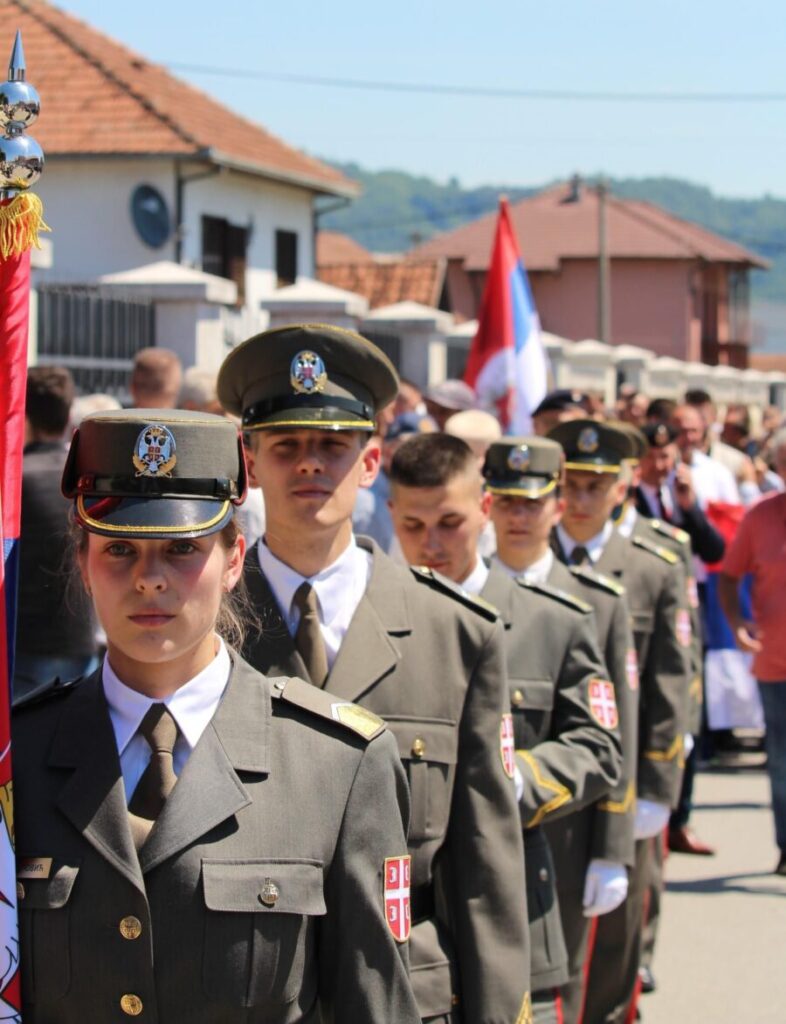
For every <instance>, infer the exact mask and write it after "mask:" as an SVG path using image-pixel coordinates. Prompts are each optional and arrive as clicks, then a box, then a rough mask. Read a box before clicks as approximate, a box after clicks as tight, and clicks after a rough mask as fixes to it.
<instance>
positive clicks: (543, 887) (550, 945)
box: [524, 829, 568, 991]
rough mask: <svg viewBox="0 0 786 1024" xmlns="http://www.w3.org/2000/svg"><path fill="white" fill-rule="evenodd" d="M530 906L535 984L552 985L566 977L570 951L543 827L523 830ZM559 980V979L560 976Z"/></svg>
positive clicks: (528, 903) (535, 985)
mask: <svg viewBox="0 0 786 1024" xmlns="http://www.w3.org/2000/svg"><path fill="white" fill-rule="evenodd" d="M524 863H525V866H526V874H527V907H528V913H529V933H530V941H531V949H532V953H531V957H532V988H533V991H534V990H536V989H538V988H544V987H551V986H552V985H555V984H559V983H560V981H561V980H564V979H563V978H562V977H561V975H562V973H563V972H564V971H566V968H567V962H568V954H567V950H566V948H565V939H564V937H563V934H562V923H561V920H560V912H559V904H558V902H557V887H556V876H555V871H554V864H553V862H552V859H551V850H550V849H549V844H548V840H547V839H546V836H545V834H544V833H543V831H542V830H541V829H534V830H532V831H529V832H525V833H524ZM558 975H559V976H560V977H559V980H556V979H557V976H558Z"/></svg>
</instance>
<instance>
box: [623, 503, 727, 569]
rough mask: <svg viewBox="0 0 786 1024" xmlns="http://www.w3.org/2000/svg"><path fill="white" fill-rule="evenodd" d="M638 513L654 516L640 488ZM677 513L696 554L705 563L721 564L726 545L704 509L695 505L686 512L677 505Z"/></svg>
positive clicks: (637, 505)
mask: <svg viewBox="0 0 786 1024" xmlns="http://www.w3.org/2000/svg"><path fill="white" fill-rule="evenodd" d="M636 511H637V512H638V513H639V514H640V515H642V516H647V517H651V516H652V509H651V508H650V504H649V502H648V501H647V498H646V497H645V495H644V492H643V491H642V489H641V488H640V487H637V488H636ZM676 511H677V512H678V513H679V525H680V527H681V528H682V529H683V530H684V531H685V533H687V534H688V537H689V538H690V541H691V544H692V546H693V551H694V553H695V554H696V555H698V557H699V558H700V559H701V560H702V561H703V562H720V560H721V559H722V558H723V552H724V550H725V548H726V543H725V541H724V539H723V537H722V536H721V534H720V533H719V532H718V531H717V530H716V529H715V527H714V526H713V525H712V523H711V522H710V521H709V519H707V516H706V515H705V514H704V512H703V511H702V509H701V508H700V507H699V506H698V505H694V506H693V508H690V509H688V510H687V511H686V510H685V509H683V508H680V507H679V505H677V506H676Z"/></svg>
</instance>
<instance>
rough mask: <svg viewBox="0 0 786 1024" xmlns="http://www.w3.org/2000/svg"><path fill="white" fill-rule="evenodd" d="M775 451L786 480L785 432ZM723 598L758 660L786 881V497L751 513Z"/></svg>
mask: <svg viewBox="0 0 786 1024" xmlns="http://www.w3.org/2000/svg"><path fill="white" fill-rule="evenodd" d="M774 448H775V465H776V469H777V471H778V473H779V475H780V476H781V477H782V478H784V479H786V432H784V431H782V432H781V433H780V434H779V435H778V436H777V437H776V438H775V444H774ZM748 573H752V575H753V622H748V621H746V620H745V617H744V616H743V614H742V609H741V607H740V600H739V590H738V584H739V581H740V578H741V577H742V576H745V575H746V574H748ZM718 593H719V597H720V601H721V606H722V607H723V611H724V613H725V615H726V618H727V619H728V620H729V625H730V626H731V628H732V630H733V632H734V636H735V639H736V641H737V646H738V647H740V648H741V649H742V650H743V651H748V652H749V653H751V654H753V656H754V658H753V672H754V675H755V676H756V678H757V680H758V682H759V692H760V693H761V702H762V706H763V708H764V722H765V725H766V727H767V739H766V746H767V771H768V773H769V776H770V785H771V787H772V811H773V816H774V818H775V839H776V841H777V843H778V847H779V848H780V859H779V861H778V866H777V867H776V869H775V871H776V874H779V875H784V876H786V645H784V643H783V637H784V633H786V494H783V493H779V494H773V495H772V496H770V497H767V498H765V499H764V500H762V501H760V502H758V504H756V505H754V506H753V507H752V508H751V509H749V511H748V512H747V513H746V515H745V518H744V519H743V521H742V523H741V524H740V528H739V530H738V531H737V536H736V537H735V539H734V541H733V542H732V544H731V546H730V547H729V548H728V550H727V551H726V557H725V558H724V560H723V566H722V571H721V576H720V581H719V590H718Z"/></svg>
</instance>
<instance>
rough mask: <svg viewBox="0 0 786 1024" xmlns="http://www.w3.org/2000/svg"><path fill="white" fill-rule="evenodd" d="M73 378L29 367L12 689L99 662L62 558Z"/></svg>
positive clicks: (91, 621)
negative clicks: (63, 485)
mask: <svg viewBox="0 0 786 1024" xmlns="http://www.w3.org/2000/svg"><path fill="white" fill-rule="evenodd" d="M73 398H74V381H73V378H72V377H71V374H70V373H69V372H68V370H66V369H64V368H63V367H60V366H34V367H31V368H30V370H29V371H28V375H27V396H26V407H25V448H24V457H23V465H22V528H21V536H20V540H19V602H18V618H17V634H16V659H15V666H14V679H13V693H14V697H21V696H23V695H25V694H27V693H30V692H32V691H33V690H35V689H37V688H38V687H39V686H41V685H43V684H46V683H48V682H51V680H52V679H54V678H55V677H56V676H59V677H60V679H62V680H66V679H73V678H75V677H76V676H80V675H85V674H86V673H87V672H90V671H92V670H93V669H94V668H95V667H96V666H97V664H98V657H97V653H98V652H97V649H96V640H95V634H96V621H95V618H94V615H93V607H92V602H91V601H90V600H89V598H88V596H87V595H86V594H85V592H84V590H82V588H81V587H80V588H76V587H73V588H70V587H69V586H68V582H69V580H70V578H71V573H69V572H68V569H67V566H65V565H64V558H63V555H64V552H65V551H67V550H68V546H69V545H68V536H69V512H70V505H71V503H70V502H69V501H67V500H66V499H65V498H64V497H63V495H62V494H61V493H60V478H61V477H62V475H63V467H64V465H65V460H66V451H67V446H66V442H65V434H66V431H67V429H68V425H69V416H70V412H71V403H72V402H73Z"/></svg>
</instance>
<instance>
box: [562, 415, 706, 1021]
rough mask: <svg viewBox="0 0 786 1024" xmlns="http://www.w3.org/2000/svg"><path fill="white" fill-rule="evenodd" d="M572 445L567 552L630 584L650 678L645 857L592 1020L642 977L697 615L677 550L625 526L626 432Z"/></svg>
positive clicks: (601, 965) (640, 845)
mask: <svg viewBox="0 0 786 1024" xmlns="http://www.w3.org/2000/svg"><path fill="white" fill-rule="evenodd" d="M551 437H552V438H553V439H554V440H556V441H558V442H559V443H560V444H561V445H562V447H563V449H564V451H565V457H566V462H565V468H566V483H565V493H566V508H565V515H564V517H563V520H562V523H561V524H560V525H559V526H558V527H557V530H556V546H557V549H558V553H559V555H560V557H561V558H562V560H563V561H566V562H579V563H580V562H584V561H586V560H588V559H589V560H590V561H591V562H592V563H593V564H594V566H595V567H596V568H597V569H599V570H600V571H602V572H604V573H606V574H608V575H611V576H613V577H615V578H616V579H618V580H620V581H621V582H622V583H623V585H624V586H625V590H626V594H627V596H628V599H629V602H630V609H631V615H632V620H633V634H634V640H635V644H636V652H637V659H638V668H639V679H640V685H641V698H640V704H639V757H638V768H637V779H636V823H635V836H636V839H637V840H638V842H637V844H636V862H635V865H634V868H633V871H632V873H631V879H630V888H629V891H628V896H627V899H626V901H625V903H624V904H623V905H622V906H621V907H619V908H618V909H617V910H616V911H613V912H612V913H611V914H609V915H607V916H606V917H605V918H603V919H602V920H601V921H600V923H599V926H598V930H597V935H596V937H595V943H594V949H593V955H592V960H591V963H590V966H589V972H588V983H587V992H586V999H585V1016H584V1020H585V1021H586V1024H596V1022H600V1021H603V1022H607V1024H622V1022H623V1021H624V1020H625V1019H626V1018H627V1014H628V1012H629V1006H630V1004H631V1001H632V1000H633V998H634V992H635V990H636V982H637V976H638V965H639V952H640V940H641V927H642V914H643V904H644V890H645V886H646V881H647V865H648V859H649V858H648V851H649V849H650V845H649V844H648V843H647V842H645V840H647V839H650V838H652V837H653V836H655V835H658V834H659V833H660V832H662V831H663V829H664V828H665V826H666V822H667V821H668V815H669V809H670V807H671V806H672V804H673V802H674V801H675V799H676V795H677V792H678V787H679V783H680V769H681V755H682V749H683V734H684V731H685V706H686V689H687V686H688V680H689V660H688V653H689V648H690V644H691V629H690V615H689V613H688V610H687V607H686V602H685V592H684V583H683V581H682V577H681V573H680V572H679V569H678V568H675V567H676V566H677V561H678V560H677V558H676V556H675V555H673V554H672V553H671V552H670V551H666V550H665V549H664V548H661V547H659V546H656V545H653V544H650V543H649V542H648V541H645V540H642V539H640V538H631V539H630V540H628V539H626V538H625V537H623V536H622V535H621V534H620V533H619V532H618V531H617V530H615V528H614V525H613V520H612V514H613V512H614V509H615V508H616V507H617V506H618V505H620V504H621V503H622V502H623V501H624V499H625V496H626V494H627V490H628V483H629V477H630V471H629V468H628V467H627V466H626V465H624V461H625V459H626V458H628V457H629V455H630V452H631V446H630V441H629V439H628V436H627V434H626V433H625V432H623V431H621V430H619V429H618V428H615V427H612V426H610V425H608V424H603V423H598V422H595V421H593V420H575V421H573V422H571V423H566V424H561V425H560V426H558V427H556V428H555V429H554V430H553V431H552V432H551Z"/></svg>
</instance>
